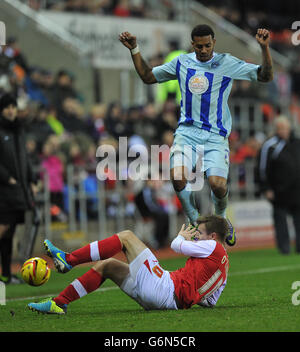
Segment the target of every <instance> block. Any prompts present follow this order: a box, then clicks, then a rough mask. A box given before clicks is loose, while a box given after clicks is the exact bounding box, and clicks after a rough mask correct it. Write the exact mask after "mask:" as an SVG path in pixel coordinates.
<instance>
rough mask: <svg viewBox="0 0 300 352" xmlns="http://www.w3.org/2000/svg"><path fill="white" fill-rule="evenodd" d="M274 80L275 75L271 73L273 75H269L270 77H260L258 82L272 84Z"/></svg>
mask: <svg viewBox="0 0 300 352" xmlns="http://www.w3.org/2000/svg"><path fill="white" fill-rule="evenodd" d="M273 79H274V75H273V73H271V74H269V75H264V76H260V77H258V81H259V82H262V83H268V82H272V81H273Z"/></svg>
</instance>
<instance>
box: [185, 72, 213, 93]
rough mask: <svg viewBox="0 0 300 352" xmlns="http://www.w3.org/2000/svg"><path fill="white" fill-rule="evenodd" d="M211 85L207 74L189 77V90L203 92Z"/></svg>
mask: <svg viewBox="0 0 300 352" xmlns="http://www.w3.org/2000/svg"><path fill="white" fill-rule="evenodd" d="M208 86H209V82H208V79H207V78H206V77H205V76H201V75H194V76H192V77H191V78H190V79H189V90H190V91H191V92H192V93H193V94H203V93H205V92H206V91H207V89H208Z"/></svg>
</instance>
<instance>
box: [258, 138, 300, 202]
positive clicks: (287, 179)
mask: <svg viewBox="0 0 300 352" xmlns="http://www.w3.org/2000/svg"><path fill="white" fill-rule="evenodd" d="M256 175H257V181H258V183H259V188H260V192H265V191H266V190H268V189H271V190H273V192H274V195H275V199H274V204H277V205H279V206H282V207H286V208H290V207H295V206H300V139H298V138H295V137H294V136H293V135H291V137H290V138H289V140H288V141H285V140H283V139H280V138H279V137H278V136H273V137H271V138H269V139H267V140H266V141H265V142H264V144H263V145H262V148H261V150H260V153H259V155H258V163H257V171H256Z"/></svg>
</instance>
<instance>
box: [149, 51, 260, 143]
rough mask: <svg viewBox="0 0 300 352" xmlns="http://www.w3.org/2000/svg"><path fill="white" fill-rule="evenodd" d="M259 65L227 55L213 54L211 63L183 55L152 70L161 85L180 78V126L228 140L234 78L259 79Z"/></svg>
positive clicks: (193, 55) (192, 54) (192, 55)
mask: <svg viewBox="0 0 300 352" xmlns="http://www.w3.org/2000/svg"><path fill="white" fill-rule="evenodd" d="M258 67H259V65H255V64H251V63H247V62H245V61H243V60H240V59H238V58H236V57H234V56H232V55H230V54H228V53H222V54H219V53H214V56H213V58H212V59H211V60H209V61H208V62H201V61H199V60H197V58H196V54H195V53H194V52H193V53H189V54H182V55H179V56H178V57H176V58H175V59H173V60H172V61H170V62H168V63H165V64H163V65H160V66H156V67H154V68H153V69H152V72H153V74H154V76H155V78H156V80H157V81H158V82H159V83H162V82H166V81H169V80H174V79H177V80H178V82H179V85H180V90H181V114H180V120H179V124H182V123H184V124H190V125H194V126H196V127H199V128H201V129H204V130H207V131H210V132H213V133H218V134H220V135H221V136H223V137H228V135H229V134H230V131H231V125H232V119H231V114H230V110H229V107H228V97H229V94H230V91H231V88H232V83H233V80H234V79H237V80H253V81H256V80H257V69H258Z"/></svg>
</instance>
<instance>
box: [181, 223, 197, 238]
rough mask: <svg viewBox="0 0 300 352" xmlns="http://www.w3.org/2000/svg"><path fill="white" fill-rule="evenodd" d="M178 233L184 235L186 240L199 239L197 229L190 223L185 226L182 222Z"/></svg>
mask: <svg viewBox="0 0 300 352" xmlns="http://www.w3.org/2000/svg"><path fill="white" fill-rule="evenodd" d="M178 235H181V236H182V237H184V238H185V239H186V240H187V241H197V239H199V237H198V236H199V232H198V230H197V229H196V228H195V227H194V226H192V225H188V226H187V227H186V228H185V224H183V225H182V226H181V229H180V231H179V233H178Z"/></svg>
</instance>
